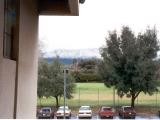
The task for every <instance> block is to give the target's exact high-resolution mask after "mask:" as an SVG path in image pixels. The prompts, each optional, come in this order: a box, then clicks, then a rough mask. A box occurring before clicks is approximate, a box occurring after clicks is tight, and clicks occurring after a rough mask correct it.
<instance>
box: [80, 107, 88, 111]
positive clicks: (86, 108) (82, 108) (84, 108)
mask: <svg viewBox="0 0 160 120" xmlns="http://www.w3.org/2000/svg"><path fill="white" fill-rule="evenodd" d="M80 110H90V107H81V108H80Z"/></svg>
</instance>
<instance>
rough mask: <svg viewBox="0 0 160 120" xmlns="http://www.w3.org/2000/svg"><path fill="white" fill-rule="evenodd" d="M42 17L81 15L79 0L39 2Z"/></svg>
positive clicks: (45, 0) (42, 0)
mask: <svg viewBox="0 0 160 120" xmlns="http://www.w3.org/2000/svg"><path fill="white" fill-rule="evenodd" d="M38 2H39V3H38V8H39V14H40V15H68V16H78V15H79V0H39V1H38Z"/></svg>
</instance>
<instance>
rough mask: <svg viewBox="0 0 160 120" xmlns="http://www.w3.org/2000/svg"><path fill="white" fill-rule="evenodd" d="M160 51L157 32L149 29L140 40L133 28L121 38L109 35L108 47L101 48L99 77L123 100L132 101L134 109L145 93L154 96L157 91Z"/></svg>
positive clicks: (121, 35)
mask: <svg viewBox="0 0 160 120" xmlns="http://www.w3.org/2000/svg"><path fill="white" fill-rule="evenodd" d="M158 50H159V45H158V39H157V31H156V29H155V28H154V29H150V28H147V29H146V31H145V32H144V33H139V34H138V35H137V36H136V35H135V34H134V33H133V32H132V30H131V29H130V28H129V27H123V28H122V31H121V34H120V35H119V34H118V33H117V32H116V31H112V32H110V33H109V36H108V37H107V38H106V46H105V47H103V48H101V56H102V58H103V60H102V62H101V64H100V65H99V73H100V75H101V77H102V78H103V80H104V83H105V85H106V86H109V87H110V86H114V87H115V88H116V89H117V93H118V95H119V96H120V97H123V96H124V95H126V96H127V97H131V106H132V107H134V102H135V99H136V98H137V97H138V95H139V94H140V93H141V92H144V93H145V94H147V93H148V94H149V95H152V94H153V93H154V92H155V91H157V90H158V89H157V80H158V77H157V70H158V69H159V64H158V60H157V52H158Z"/></svg>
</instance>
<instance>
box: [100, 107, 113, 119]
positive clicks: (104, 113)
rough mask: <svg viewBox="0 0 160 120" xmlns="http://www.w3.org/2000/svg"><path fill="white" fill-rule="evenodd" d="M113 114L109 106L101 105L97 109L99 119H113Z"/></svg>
mask: <svg viewBox="0 0 160 120" xmlns="http://www.w3.org/2000/svg"><path fill="white" fill-rule="evenodd" d="M114 114H115V113H114V111H113V109H112V108H111V107H105V106H102V107H101V108H100V110H99V117H100V118H101V119H103V118H110V119H113V116H114Z"/></svg>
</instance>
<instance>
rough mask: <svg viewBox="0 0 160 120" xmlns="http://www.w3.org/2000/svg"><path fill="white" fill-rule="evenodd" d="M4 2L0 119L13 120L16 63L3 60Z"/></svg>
mask: <svg viewBox="0 0 160 120" xmlns="http://www.w3.org/2000/svg"><path fill="white" fill-rule="evenodd" d="M3 29H4V0H0V118H13V110H14V89H15V87H14V86H15V75H16V62H15V61H12V60H8V59H4V58H3Z"/></svg>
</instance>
